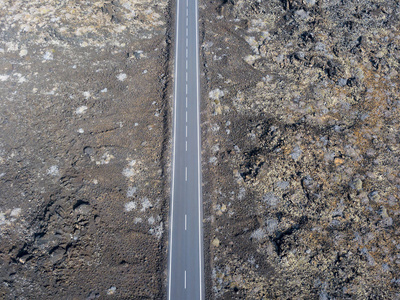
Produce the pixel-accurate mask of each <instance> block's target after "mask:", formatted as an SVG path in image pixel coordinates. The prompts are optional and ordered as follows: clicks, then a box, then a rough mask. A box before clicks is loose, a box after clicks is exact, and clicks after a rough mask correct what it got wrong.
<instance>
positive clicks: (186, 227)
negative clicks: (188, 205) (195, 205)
mask: <svg viewBox="0 0 400 300" xmlns="http://www.w3.org/2000/svg"><path fill="white" fill-rule="evenodd" d="M185 230H187V215H185Z"/></svg>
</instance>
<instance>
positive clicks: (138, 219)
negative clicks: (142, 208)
mask: <svg viewBox="0 0 400 300" xmlns="http://www.w3.org/2000/svg"><path fill="white" fill-rule="evenodd" d="M134 222H135V224H137V223H142V222H143V220H142V218H135V220H134Z"/></svg>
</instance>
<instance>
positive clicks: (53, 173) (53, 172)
mask: <svg viewBox="0 0 400 300" xmlns="http://www.w3.org/2000/svg"><path fill="white" fill-rule="evenodd" d="M46 173H47V175H51V176H58V175H59V174H60V171H59V170H58V166H56V165H54V166H51V167H50V168H48V169H47V172H46Z"/></svg>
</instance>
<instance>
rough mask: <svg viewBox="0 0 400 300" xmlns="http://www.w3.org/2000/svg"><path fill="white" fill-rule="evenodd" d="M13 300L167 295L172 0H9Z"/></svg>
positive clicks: (0, 254)
mask: <svg viewBox="0 0 400 300" xmlns="http://www.w3.org/2000/svg"><path fill="white" fill-rule="evenodd" d="M0 7H1V11H0V27H1V31H0V41H1V42H0V99H1V100H0V129H1V131H0V240H1V242H0V280H1V285H0V299H96V298H101V299H105V298H107V299H128V298H129V299H161V298H163V297H164V290H165V282H166V275H165V274H166V273H165V269H166V251H167V250H166V249H167V247H166V240H167V237H168V234H167V233H168V231H167V229H166V227H165V226H166V222H167V221H168V220H167V216H168V202H169V191H168V190H169V175H168V174H169V164H170V125H169V124H170V112H171V110H170V105H171V101H170V98H169V95H170V94H171V92H170V87H169V86H170V84H169V72H170V71H169V69H170V67H169V47H170V41H169V35H170V32H169V27H170V23H169V22H170V15H169V13H170V8H169V2H168V1H166V0H165V1H164V0H163V1H148V0H135V1H128V0H119V1H97V2H93V1H53V0H47V1H0Z"/></svg>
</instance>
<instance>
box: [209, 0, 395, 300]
mask: <svg viewBox="0 0 400 300" xmlns="http://www.w3.org/2000/svg"><path fill="white" fill-rule="evenodd" d="M398 16H399V4H398V2H396V1H384V2H383V1H314V0H304V1H291V0H287V1H279V0H275V1H242V0H239V1H203V2H202V10H201V17H202V37H203V40H202V45H201V49H202V52H201V53H202V56H203V59H204V66H203V71H204V76H203V79H202V80H203V81H202V82H203V83H204V91H203V93H204V96H205V97H204V100H205V102H206V103H205V105H204V109H205V113H204V119H205V120H206V121H207V127H204V133H205V135H206V139H205V140H204V148H206V149H207V151H206V161H207V162H210V164H207V165H204V169H205V175H204V176H205V178H204V179H205V189H204V192H205V196H204V198H205V202H206V214H207V215H208V218H207V220H210V222H209V223H207V227H206V233H207V235H208V236H209V240H210V241H217V240H218V243H214V242H212V243H210V245H209V246H208V247H209V250H210V251H209V252H206V253H210V256H209V257H207V259H208V262H209V266H210V272H212V277H211V278H210V281H209V282H210V285H211V287H210V289H209V290H208V294H209V296H210V298H215V299H297V298H299V299H300V298H301V299H316V298H319V299H397V298H399V297H400V294H399V275H398V274H399V273H400V258H399V256H398V253H399V249H400V239H399V236H400V232H399V225H400V216H399V214H400V203H399V197H400V194H399V187H400V173H399V170H400V163H399V162H400V157H399V154H400V153H399V147H398V144H399V142H400V136H399V129H400V128H399V117H400V113H399V108H400V99H399V95H400V90H399V79H400V78H399V72H400V65H399V64H400V61H399V57H400V56H399V54H400V53H399V49H400V31H399V26H398V24H399V19H398ZM207 215H206V217H207ZM242 220H248V223H246V221H245V222H243V221H242ZM250 220H257V221H256V222H254V221H250Z"/></svg>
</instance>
